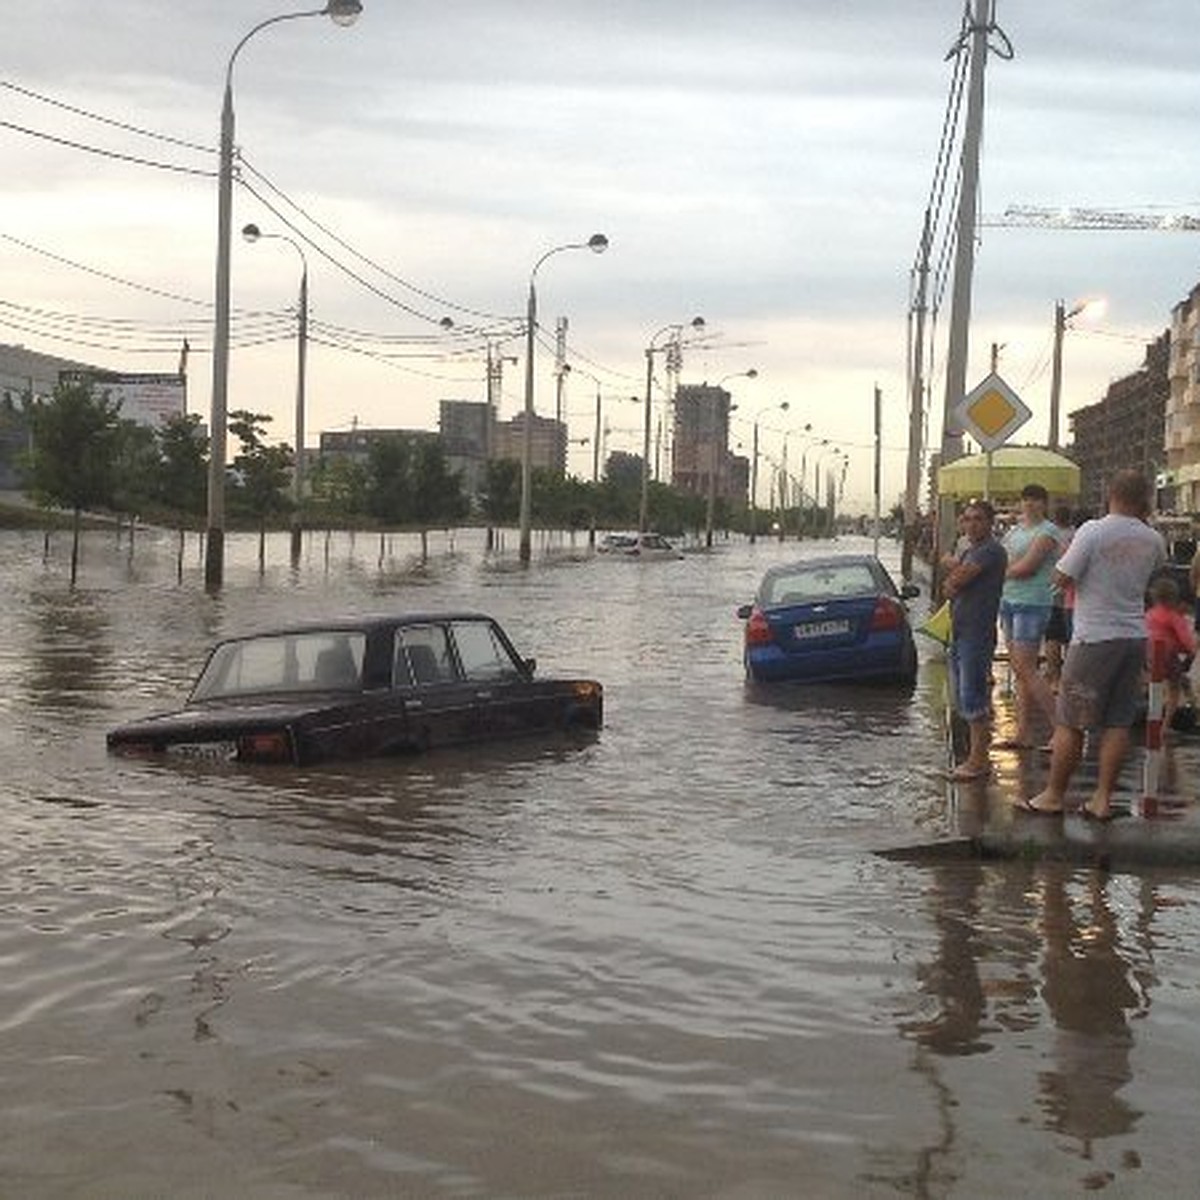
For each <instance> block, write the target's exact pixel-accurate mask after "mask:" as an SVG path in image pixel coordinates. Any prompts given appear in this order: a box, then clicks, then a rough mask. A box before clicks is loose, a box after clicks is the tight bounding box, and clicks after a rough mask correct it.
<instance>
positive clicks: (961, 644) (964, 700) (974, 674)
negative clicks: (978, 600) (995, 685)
mask: <svg viewBox="0 0 1200 1200" xmlns="http://www.w3.org/2000/svg"><path fill="white" fill-rule="evenodd" d="M995 653H996V643H995V642H993V641H992V640H991V639H990V638H989V639H987V640H983V641H977V640H975V639H973V638H955V639H954V640H953V641H952V642H951V643H950V649H949V651H948V653H947V661H948V663H949V666H950V684H951V687H952V688H953V695H954V711H955V712H957V713H958V715H959V716H960V717H962V719H963V720H964V721H982V720H983V719H984V718H985V717H988V716H990V715H991V712H992V659H993V658H994V656H995Z"/></svg>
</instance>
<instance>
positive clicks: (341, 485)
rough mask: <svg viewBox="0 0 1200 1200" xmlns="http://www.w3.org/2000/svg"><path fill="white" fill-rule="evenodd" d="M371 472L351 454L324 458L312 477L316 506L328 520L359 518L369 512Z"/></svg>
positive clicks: (318, 463)
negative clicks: (368, 496)
mask: <svg viewBox="0 0 1200 1200" xmlns="http://www.w3.org/2000/svg"><path fill="white" fill-rule="evenodd" d="M369 485H370V472H369V469H368V467H367V465H366V464H365V463H362V462H360V461H359V460H358V459H356V458H352V457H350V456H349V455H342V454H338V455H334V456H333V457H330V458H321V459H320V460H319V461H318V462H317V464H316V466H315V467H314V468H313V471H312V474H311V475H310V476H309V488H310V490H311V493H312V498H313V502H314V505H315V506H317V507H319V508H321V509H322V510H323V511H324V513H325V517H326V520H327V521H332V520H333V519H335V518H338V517H341V518H353V519H356V518H359V517H362V516H363V515H364V514H365V513H366V512H367V494H368V491H369Z"/></svg>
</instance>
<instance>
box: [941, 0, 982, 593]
mask: <svg viewBox="0 0 1200 1200" xmlns="http://www.w3.org/2000/svg"><path fill="white" fill-rule="evenodd" d="M994 9H995V4H994V0H975V3H974V11H973V15H972V17H971V20H970V26H969V28H968V29H966V30H965V31H964V32H963V36H962V40H961V41H960V44H959V48H960V49H961V48H962V47H963V46H967V45H969V47H970V49H969V51H968V53H969V54H970V64H969V72H968V77H967V114H966V124H965V126H964V131H963V146H962V159H961V163H960V169H959V191H958V219H957V225H956V234H955V247H954V288H953V292H952V296H951V308H950V335H949V340H948V346H947V355H946V392H945V398H944V402H943V405H942V453H941V464H942V465H943V466H945V465H946V464H947V463H951V462H953V461H954V460H955V459H956V458H961V457H962V452H963V434H962V430H961V429H959V427H958V425H957V423H956V421H955V418H954V410H955V409H956V408H957V407H958V405H959V403H960V402H961V401H962V399H963V397H964V396H965V395H966V392H967V357H968V352H969V342H970V324H971V284H972V281H973V278H974V272H975V227H976V210H977V208H978V204H979V146H980V142H981V140H982V134H983V73H984V66H985V65H986V62H987V52H988V34H989V32H991V30H992V29H993V27H994V26H993V15H994ZM954 541H955V513H954V501H953V500H951V499H948V498H947V499H941V498H939V501H938V539H937V550H936V553H935V559H934V561H935V563H936V562H937V561H938V560H939V559H940V557H941V555H942V554H945V553H948V552H949V550H950V549H951V547H952V546H953V545H954ZM935 578H936V572H935ZM939 582H940V581H939Z"/></svg>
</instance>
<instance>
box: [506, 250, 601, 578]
mask: <svg viewBox="0 0 1200 1200" xmlns="http://www.w3.org/2000/svg"><path fill="white" fill-rule="evenodd" d="M607 249H608V238H606V237H605V236H604V234H602V233H593V234H592V236H591V237H590V238H588V240H587V241H586V242H567V243H566V244H565V245H562V246H555V247H554V248H553V249H552V250H547V251H546V253H545V254H543V255H542V257H541V258H539V259H538V260H537V262H535V263H534V264H533V270H532V271H530V272H529V300H528V303H527V305H526V310H525V427H524V428H523V429H522V430H521V549H520V555H521V562H523V563H528V562H529V559H530V557H531V552H532V545H531V537H530V519H531V515H532V507H533V505H532V501H533V374H534V372H533V355H534V345H535V338H536V334H537V273H538V268H539V267H540V266H541V265H542V263H544V262H545V261H546V259H548V258H549V257H550V256H551V255H552V254H559V253H561V252H562V251H563V250H591V251H592V252H593V253H595V254H603V253H604V251H605V250H607Z"/></svg>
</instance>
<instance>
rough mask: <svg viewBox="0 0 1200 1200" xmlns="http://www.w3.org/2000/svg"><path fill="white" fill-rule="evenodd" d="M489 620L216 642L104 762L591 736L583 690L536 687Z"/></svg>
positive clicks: (554, 683) (589, 704) (437, 619)
mask: <svg viewBox="0 0 1200 1200" xmlns="http://www.w3.org/2000/svg"><path fill="white" fill-rule="evenodd" d="M535 665H536V664H535V662H534V660H533V659H531V658H522V657H521V656H520V655H519V654H518V653H517V651H516V650H515V649H514V648H513V645H512V643H511V642H510V641H509V639H508V636H507V635H506V634H505V633H504V631H503V630H502V629H501V628H500V626H499V625H498V624H497V623H496V622H495V621H494V620H493V619H492V618H491V617H488V616H485V615H484V614H482V613H475V612H458V613H436V614H430V613H420V614H407V615H404V616H390V617H367V618H353V619H347V620H344V621H335V622H328V623H324V624H321V625H307V626H298V627H296V628H290V629H280V630H274V631H272V632H268V633H260V634H256V635H254V636H251V637H239V638H231V639H229V640H228V641H223V642H219V643H218V644H217V645H216V646H215V647H214V649H213V650H212V652H211V653H210V654H209V657H208V661H207V662H206V663H205V666H204V669H203V671H201V673H200V678H199V679H198V680H197V681H196V685H195V687H194V688H193V689H192V693H191V695H190V696H189V698H188V700H187V703H186V704H185V706H184V707H183V708H181V709H179V710H178V711H176V712H169V713H162V714H159V715H157V716H151V717H145V718H143V719H142V720H138V721H131V722H129V723H128V724H125V725H122V726H120V727H119V728H117V729H114V730H112V732H111V733H109V735H108V748H109V750H111V751H114V752H117V753H121V754H129V755H143V756H144V755H165V754H168V753H173V754H179V755H186V756H191V757H203V758H213V759H225V760H233V761H237V762H242V763H248V762H249V763H294V764H307V763H314V762H322V761H325V760H329V759H355V758H366V757H370V756H376V755H385V754H399V753H409V752H414V751H421V750H427V749H430V748H431V747H434V746H443V745H453V744H457V743H465V742H477V741H485V740H492V739H509V738H515V737H519V736H521V735H525V734H533V733H546V732H552V731H555V730H585V731H592V730H597V729H599V728H600V726H601V724H602V722H603V713H604V692H603V688H602V687H601V685H600V684H599V683H597V682H596V681H595V680H592V679H536V678H535V677H534V670H535Z"/></svg>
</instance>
